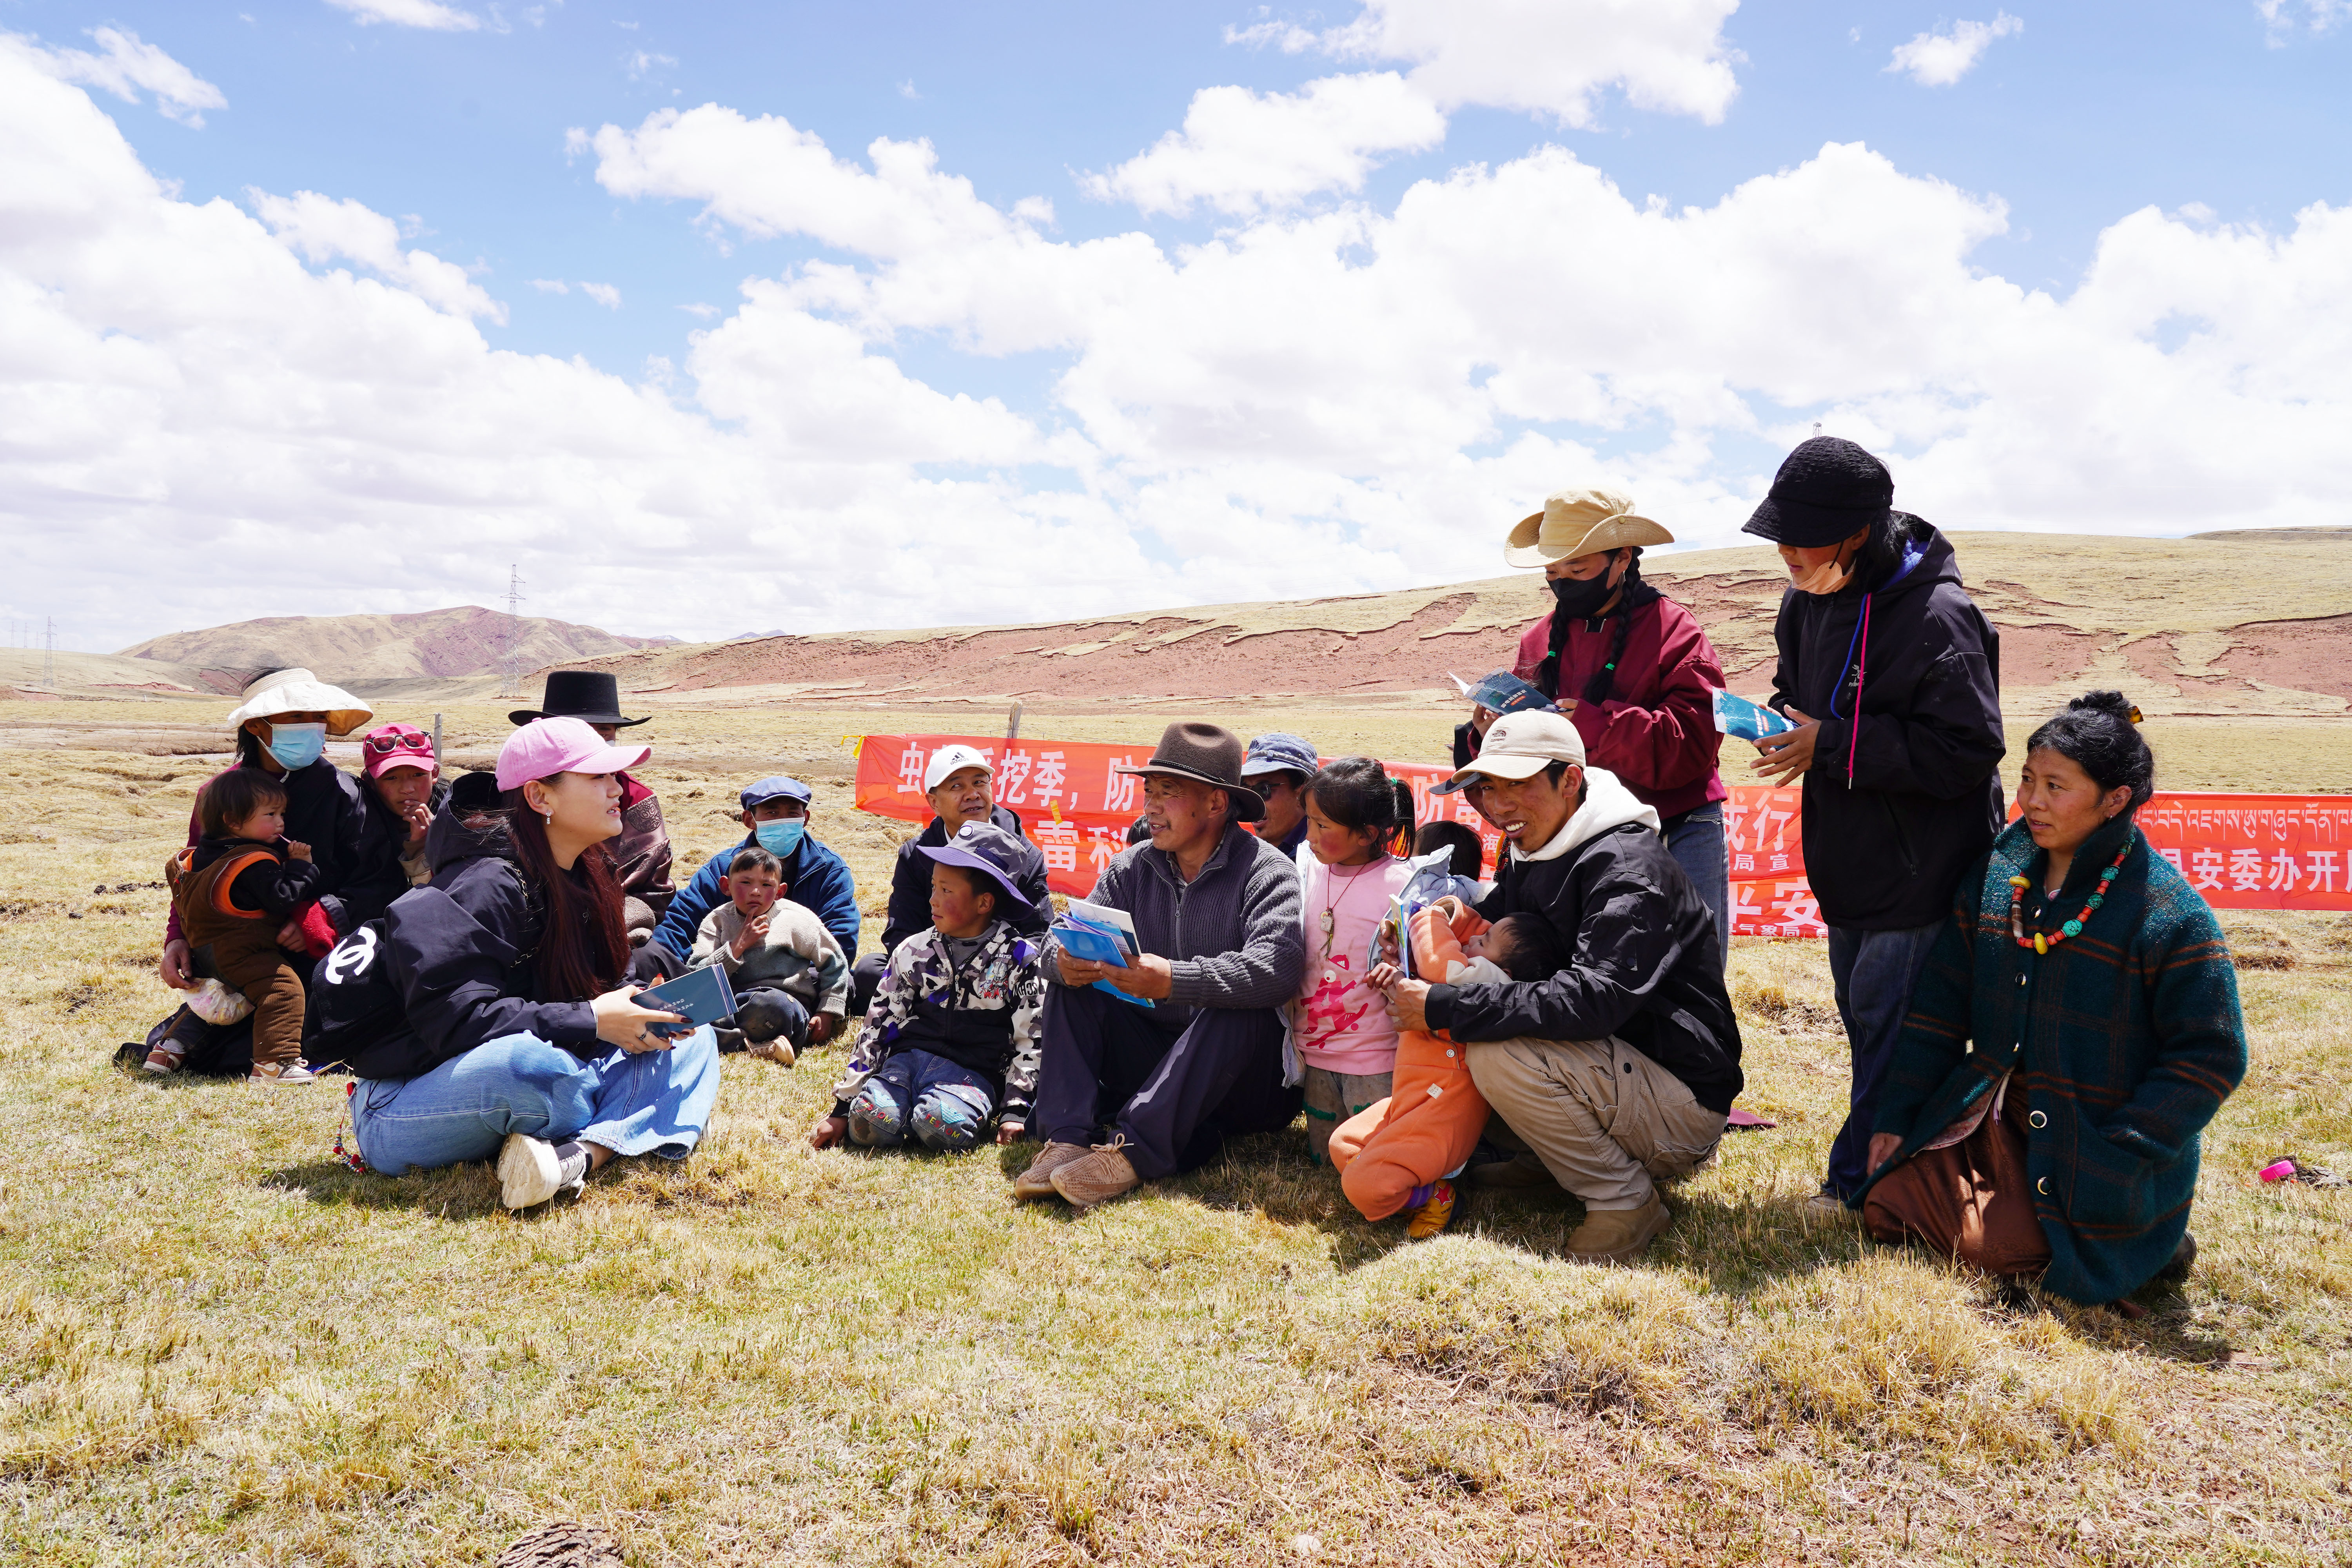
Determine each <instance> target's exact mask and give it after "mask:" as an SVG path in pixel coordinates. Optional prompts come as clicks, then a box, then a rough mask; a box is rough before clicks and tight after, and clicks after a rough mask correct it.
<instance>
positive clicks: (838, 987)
mask: <svg viewBox="0 0 2352 1568" xmlns="http://www.w3.org/2000/svg"><path fill="white" fill-rule="evenodd" d="M783 894H784V885H783V865H782V862H781V861H779V860H778V859H777V858H775V857H774V856H773V855H771V854H769V853H768V852H767V851H766V850H765V849H761V848H759V847H751V848H747V849H739V850H737V851H736V853H735V858H734V861H733V863H732V864H730V866H729V867H728V868H727V900H728V901H727V902H725V903H723V904H721V905H719V907H718V908H717V909H715V910H711V911H710V912H709V914H707V915H705V916H703V917H702V925H701V927H700V928H699V929H698V931H696V932H695V939H694V956H693V959H692V960H691V962H690V963H689V967H691V968H695V969H700V968H704V967H706V966H708V965H712V964H716V965H717V966H718V967H719V969H720V970H722V971H723V972H725V973H726V975H727V984H728V985H729V986H730V988H731V989H732V990H733V991H734V993H735V1016H734V1017H733V1018H732V1019H730V1021H729V1022H728V1023H727V1024H722V1025H720V1026H719V1049H720V1050H722V1051H723V1050H730V1049H731V1050H749V1051H750V1052H751V1055H753V1056H755V1057H766V1058H768V1059H770V1060H771V1061H777V1062H782V1064H783V1065H784V1066H786V1067H790V1066H792V1065H793V1061H794V1060H795V1059H797V1058H798V1056H799V1054H800V1053H801V1052H802V1051H803V1050H805V1049H807V1047H808V1033H809V1028H808V1026H809V1018H810V1016H811V1015H825V1014H830V1015H831V1016H832V1020H833V1026H832V1027H831V1028H830V1029H828V1030H826V1031H825V1032H824V1033H825V1037H826V1038H827V1039H831V1038H833V1037H835V1036H836V1035H838V1034H839V1033H840V1032H841V1022H842V1019H843V1017H844V1016H845V1015H846V1014H847V1012H848V1011H849V961H848V960H847V959H846V958H845V957H844V956H843V955H842V952H841V943H840V942H836V941H835V940H834V935H833V933H832V932H831V931H827V930H826V929H825V928H824V922H823V921H819V920H818V919H817V918H816V916H815V914H814V912H812V911H811V910H805V909H803V908H802V907H801V906H800V905H798V904H796V903H793V901H792V900H789V899H786V898H785V897H784V896H783Z"/></svg>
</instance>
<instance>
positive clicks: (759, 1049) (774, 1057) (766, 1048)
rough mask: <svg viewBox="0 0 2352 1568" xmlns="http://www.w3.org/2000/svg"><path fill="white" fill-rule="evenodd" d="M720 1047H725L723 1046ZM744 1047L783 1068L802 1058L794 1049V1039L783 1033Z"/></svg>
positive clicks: (747, 1051) (756, 1055)
mask: <svg viewBox="0 0 2352 1568" xmlns="http://www.w3.org/2000/svg"><path fill="white" fill-rule="evenodd" d="M720 1048H721V1049H722V1050H723V1049H725V1047H723V1046H722V1047H720ZM743 1049H744V1050H745V1052H746V1053H748V1054H749V1055H751V1056H755V1057H758V1058H761V1059H762V1060H764V1061H772V1062H773V1063H775V1064H776V1065H777V1066H778V1067H782V1068H788V1067H790V1066H792V1065H793V1063H794V1062H796V1061H798V1060H800V1059H801V1058H800V1053H799V1052H798V1051H795V1050H793V1043H792V1041H790V1040H788V1039H786V1038H784V1037H782V1035H779V1036H777V1037H775V1038H774V1039H772V1040H761V1041H759V1042H757V1043H755V1044H750V1045H746V1046H745V1047H743Z"/></svg>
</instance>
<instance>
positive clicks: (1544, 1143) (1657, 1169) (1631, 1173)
mask: <svg viewBox="0 0 2352 1568" xmlns="http://www.w3.org/2000/svg"><path fill="white" fill-rule="evenodd" d="M1468 1050H1469V1064H1470V1079H1471V1081H1472V1082H1474V1083H1475V1084H1476V1085H1477V1086H1478V1092H1479V1093H1480V1094H1482V1095H1484V1096H1485V1097H1486V1103H1487V1104H1488V1105H1489V1106H1491V1107H1493V1108H1494V1111H1495V1114H1496V1115H1497V1116H1499V1117H1501V1118H1502V1119H1503V1120H1504V1121H1506V1122H1507V1123H1509V1124H1510V1129H1511V1131H1513V1132H1514V1133H1516V1134H1517V1136H1518V1139H1519V1141H1520V1142H1523V1143H1524V1144H1526V1145H1527V1147H1528V1149H1529V1150H1531V1151H1533V1152H1534V1153H1535V1155H1536V1157H1537V1158H1538V1159H1540V1160H1541V1161H1542V1162H1543V1163H1544V1168H1545V1169H1546V1170H1548V1171H1549V1172H1550V1173H1551V1174H1552V1179H1553V1180H1554V1181H1557V1182H1558V1183H1559V1184H1560V1185H1561V1186H1562V1187H1565V1188H1566V1189H1567V1190H1568V1191H1570V1192H1571V1193H1573V1194H1576V1195H1577V1196H1578V1197H1580V1198H1581V1199H1583V1200H1584V1206H1585V1208H1586V1209H1588V1210H1590V1211H1593V1212H1603V1211H1607V1210H1611V1209H1637V1208H1640V1207H1641V1206H1642V1205H1644V1204H1646V1203H1648V1202H1649V1201H1650V1198H1651V1197H1652V1195H1653V1194H1655V1193H1656V1191H1657V1184H1658V1183H1659V1182H1661V1181H1671V1180H1673V1179H1674V1178H1675V1177H1676V1176H1685V1175H1688V1174H1689V1173H1691V1172H1692V1171H1695V1170H1696V1169H1697V1168H1698V1167H1699V1166H1700V1165H1703V1164H1705V1163H1706V1161H1707V1159H1708V1157H1709V1156H1711V1155H1712V1154H1713V1153H1714V1152H1715V1147H1716V1145H1717V1143H1719V1142H1722V1141H1723V1128H1724V1121H1725V1117H1724V1113H1723V1112H1722V1111H1720V1110H1708V1109H1707V1108H1706V1107H1705V1106H1703V1105H1701V1104H1700V1103H1699V1102H1698V1101H1697V1100H1695V1099H1693V1098H1692V1097H1691V1091H1690V1090H1689V1089H1687V1088H1685V1086H1684V1084H1683V1080H1682V1079H1678V1078H1676V1077H1675V1075H1674V1074H1672V1073H1670V1072H1668V1071H1667V1070H1666V1069H1665V1068H1662V1067H1660V1066H1659V1065H1658V1064H1657V1063H1655V1062H1654V1061H1652V1060H1651V1059H1650V1058H1647V1057H1645V1056H1643V1054H1642V1053H1641V1052H1640V1051H1637V1050H1635V1049H1634V1048H1633V1047H1632V1046H1629V1045H1627V1044H1626V1043H1625V1042H1624V1041H1622V1040H1621V1039H1618V1038H1616V1037H1614V1036H1612V1037H1610V1038H1608V1039H1605V1040H1535V1039H1516V1040H1489V1041H1484V1042H1480V1043H1478V1044H1475V1045H1472V1046H1471V1047H1468Z"/></svg>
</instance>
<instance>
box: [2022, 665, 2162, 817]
mask: <svg viewBox="0 0 2352 1568" xmlns="http://www.w3.org/2000/svg"><path fill="white" fill-rule="evenodd" d="M2044 748H2047V749H2048V750H2050V751H2053V752H2057V753H2058V754H2059V755H2060V756H2062V757H2064V758H2066V759H2067V760H2068V761H2069V762H2072V763H2074V765H2075V766H2076V767H2078V768H2080V769H2082V770H2083V771H2084V773H2088V774H2090V775H2091V782H2092V783H2093V784H2097V785H2098V786H2099V792H2100V793H2101V794H2102V795H2104V794H2105V793H2106V792H2107V791H2108V790H2111V789H2114V788H2116V786H2117V785H2119V784H2127V785H2129V786H2130V787H2131V792H2132V793H2131V805H2129V806H2127V807H2126V810H2129V811H2137V810H2138V809H2139V808H2140V807H2141V806H2143V805H2147V797H2148V796H2149V795H2154V794H2155V793H2156V753H2155V752H2151V751H2149V750H2148V748H2147V741H2146V740H2145V739H2143V738H2142V737H2141V735H2140V732H2139V710H2138V709H2137V708H2135V707H2133V706H2132V705H2131V701H2130V700H2129V699H2127V698H2126V697H2125V696H2124V694H2123V693H2122V692H2120V691H2094V692H2090V693H2088V694H2087V695H2084V696H2082V697H2077V698H2076V699H2074V700H2073V701H2072V702H2069V703H2068V704H2066V710H2065V711H2064V712H2063V713H2060V714H2059V715H2057V716H2056V717H2055V718H2053V719H2051V720H2050V721H2047V722H2046V723H2044V724H2043V725H2042V728H2040V729H2039V730H2036V731H2033V733H2032V735H2031V736H2029V737H2028V738H2027V739H2026V742H2025V749H2026V751H2027V752H2038V751H2042V750H2043V749H2044Z"/></svg>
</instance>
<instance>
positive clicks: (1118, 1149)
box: [1054, 1138, 1143, 1210]
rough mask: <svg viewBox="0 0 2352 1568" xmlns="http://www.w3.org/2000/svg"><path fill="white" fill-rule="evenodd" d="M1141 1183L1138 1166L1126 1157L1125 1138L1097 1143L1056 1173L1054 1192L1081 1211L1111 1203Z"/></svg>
mask: <svg viewBox="0 0 2352 1568" xmlns="http://www.w3.org/2000/svg"><path fill="white" fill-rule="evenodd" d="M1142 1184H1143V1178H1142V1177H1141V1176H1139V1175H1137V1174H1136V1173H1135V1166H1134V1164H1133V1163H1130V1162H1129V1159H1128V1157H1127V1140H1126V1139H1124V1138H1115V1139H1113V1140H1112V1141H1111V1142H1108V1143H1097V1144H1096V1145H1095V1146H1094V1148H1093V1149H1092V1150H1090V1151H1089V1152H1087V1154H1085V1155H1084V1156H1082V1157H1081V1158H1079V1159H1076V1160H1073V1161H1071V1162H1070V1163H1068V1164H1066V1165H1064V1166H1063V1167H1062V1168H1061V1169H1060V1170H1058V1171H1056V1172H1055V1173H1054V1190H1055V1192H1057V1193H1059V1194H1062V1196H1063V1197H1064V1198H1066V1199H1067V1200H1068V1202H1069V1205H1070V1206H1071V1207H1072V1208H1074V1209H1079V1210H1085V1209H1090V1208H1092V1207H1094V1206H1095V1205H1097V1204H1102V1203H1108V1202H1109V1201H1110V1200H1111V1199H1113V1198H1115V1197H1118V1196H1119V1195H1120V1194H1125V1193H1131V1192H1133V1191H1135V1189H1136V1188H1137V1187H1139V1186H1141V1185H1142Z"/></svg>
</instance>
